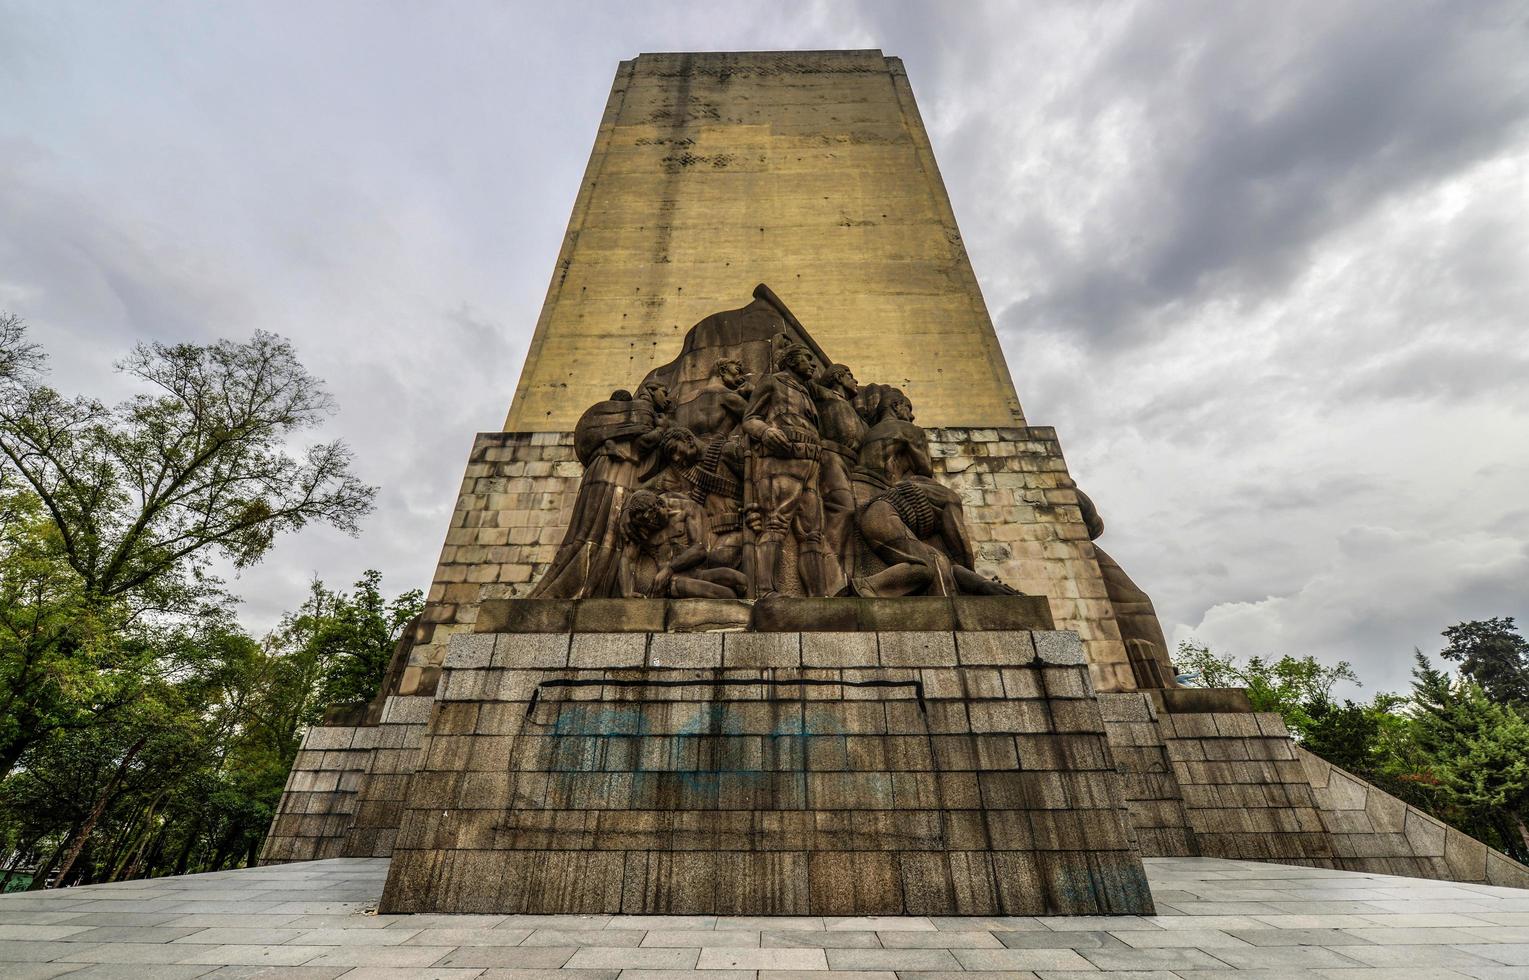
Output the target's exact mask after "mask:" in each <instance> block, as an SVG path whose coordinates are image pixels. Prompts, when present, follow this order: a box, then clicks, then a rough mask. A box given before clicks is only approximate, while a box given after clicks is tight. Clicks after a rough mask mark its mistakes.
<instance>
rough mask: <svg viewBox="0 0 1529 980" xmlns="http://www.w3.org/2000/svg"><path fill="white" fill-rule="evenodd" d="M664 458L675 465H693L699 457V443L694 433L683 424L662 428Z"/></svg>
mask: <svg viewBox="0 0 1529 980" xmlns="http://www.w3.org/2000/svg"><path fill="white" fill-rule="evenodd" d="M660 445H661V447H662V448H663V453H664V458H665V459H667V460H669V461H670V462H671V463H674V464H675V465H677V466H693V465H695V461H696V460H698V459H700V458H701V443H700V442H699V441H698V440H697V439H696V437H695V433H693V432H691V431H690V430H689V429H687V428H685V427H684V426H680V425H676V426H673V427H671V428H668V429H665V430H664V436H663V441H662V442H661V443H660Z"/></svg>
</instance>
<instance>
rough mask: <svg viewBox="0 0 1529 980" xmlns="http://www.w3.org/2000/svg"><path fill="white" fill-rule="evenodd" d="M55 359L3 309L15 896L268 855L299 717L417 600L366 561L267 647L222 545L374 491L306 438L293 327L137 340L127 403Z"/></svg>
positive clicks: (366, 675) (0, 363)
mask: <svg viewBox="0 0 1529 980" xmlns="http://www.w3.org/2000/svg"><path fill="white" fill-rule="evenodd" d="M44 366H45V359H44V355H43V353H42V351H41V350H40V349H39V348H38V347H37V346H36V345H35V344H32V343H30V342H29V341H28V340H27V336H26V331H25V329H24V326H23V324H22V323H21V321H20V320H19V319H18V318H16V317H14V316H6V315H0V855H3V858H4V868H3V870H0V890H7V889H13V888H14V887H16V886H17V884H19V883H22V882H27V883H29V884H30V886H31V887H41V886H43V885H45V884H47V883H49V882H50V881H51V882H53V883H70V882H75V881H99V880H109V879H120V878H130V877H137V876H141V875H149V874H165V873H171V872H186V871H202V870H213V869H216V868H220V867H226V866H230V865H234V864H241V863H250V862H253V861H254V860H255V858H256V855H257V854H258V849H259V845H260V842H261V840H262V839H263V837H264V834H265V832H266V829H267V828H268V827H269V825H270V821H271V816H272V813H273V811H274V808H275V805H276V803H277V801H278V799H279V798H280V794H281V791H282V787H283V785H284V783H285V780H286V776H287V773H288V771H289V770H290V768H291V765H292V761H293V757H294V755H295V754H296V751H297V747H298V745H299V743H300V741H301V738H302V734H303V730H304V728H305V727H306V726H307V725H308V724H311V723H312V722H313V721H314V720H316V719H317V717H318V716H319V715H320V714H321V712H322V709H323V707H324V706H325V705H326V704H328V703H330V701H332V700H334V699H340V700H345V701H353V700H358V699H364V698H368V697H370V696H372V695H373V694H374V693H375V692H376V690H377V686H378V682H379V680H380V678H381V676H382V672H383V670H384V669H385V667H386V665H387V662H388V658H389V654H390V653H391V650H392V646H393V642H394V640H395V639H396V638H397V635H398V633H399V630H400V628H401V626H402V624H403V623H404V622H406V621H407V620H408V619H409V618H410V617H412V616H413V615H414V614H415V613H416V612H417V611H418V609H419V607H420V605H421V602H420V595H419V593H417V592H411V593H406V594H405V595H403V596H400V597H398V598H396V599H392V600H389V599H386V598H385V597H384V596H383V594H382V591H381V580H380V577H379V576H378V574H377V573H376V572H371V571H369V572H367V573H366V574H365V575H364V576H363V577H362V580H361V581H360V582H359V583H358V584H357V587H356V589H355V590H354V591H353V592H352V593H349V594H347V593H338V592H330V591H328V590H327V589H325V588H324V586H323V584H322V583H314V586H313V593H312V596H311V597H310V599H309V602H308V603H307V604H305V605H304V606H303V608H302V609H300V610H298V611H297V612H295V613H293V614H292V615H291V616H289V617H287V619H286V620H284V622H283V625H282V628H281V629H280V630H278V631H277V632H276V633H275V634H273V636H272V637H271V638H269V639H268V640H267V641H266V642H265V643H260V642H256V641H255V640H254V639H252V638H251V637H249V636H248V635H246V634H245V633H244V631H243V630H242V629H241V628H240V627H239V626H238V624H237V622H236V621H235V619H234V615H233V608H234V600H233V599H232V597H230V596H229V595H228V594H227V593H226V592H225V591H224V589H223V585H222V583H221V582H220V581H219V580H218V579H217V578H216V577H215V576H214V575H213V574H212V570H213V563H214V562H215V561H218V560H222V561H225V562H228V563H230V564H232V565H233V566H235V567H245V566H248V565H250V564H253V563H254V562H257V561H259V560H260V558H261V557H262V556H263V555H264V554H265V553H266V552H267V551H268V550H269V548H270V546H271V544H272V542H273V541H274V540H275V538H276V537H277V536H279V535H280V534H282V533H286V532H291V531H296V530H299V529H301V528H303V527H306V526H309V525H311V524H315V523H319V524H328V525H330V526H333V527H337V528H339V529H341V530H344V531H351V532H353V531H354V530H355V528H356V522H357V521H358V520H359V518H360V517H361V516H363V515H364V514H365V513H367V512H368V511H369V510H370V507H371V500H372V496H373V494H374V491H373V489H372V488H370V487H367V486H364V485H363V484H361V483H360V482H359V481H357V480H356V479H355V478H354V477H353V476H352V475H351V473H350V454H349V451H348V450H347V449H346V448H345V447H344V445H342V444H340V443H329V444H316V445H310V446H307V447H306V448H301V444H300V442H299V438H300V436H301V434H302V433H303V431H304V430H306V429H310V428H312V427H313V426H314V425H316V424H317V423H318V422H319V421H321V420H322V418H323V416H324V415H325V414H326V413H327V412H328V411H329V409H330V407H331V405H330V400H329V397H328V395H327V394H326V393H325V392H324V389H323V386H322V384H321V383H320V382H319V381H318V379H316V378H314V377H312V376H311V375H309V374H308V373H307V372H306V371H305V370H304V369H303V367H302V365H301V364H299V363H298V361H297V359H296V356H295V354H294V352H293V350H292V348H291V346H290V345H289V344H287V343H286V342H285V341H283V340H281V339H280V338H277V337H274V336H271V335H269V334H263V333H257V334H256V335H255V337H254V338H252V339H251V340H249V341H248V342H246V343H233V342H229V341H220V342H218V343H214V344H210V345H206V346H195V345H184V344H183V345H163V344H156V345H145V346H140V347H138V348H136V349H135V350H134V351H133V352H132V353H131V354H130V355H129V356H128V357H127V358H126V359H125V360H124V361H123V362H122V363H121V364H120V365H119V367H120V369H121V370H122V371H123V372H125V373H126V374H128V375H129V376H131V377H133V378H135V379H137V380H138V381H139V382H141V384H142V386H143V389H144V390H143V391H142V393H140V394H139V395H137V396H136V397H134V398H132V399H130V400H128V401H126V402H124V403H122V404H120V405H116V406H106V405H103V404H102V403H100V402H98V401H96V400H94V399H90V398H86V397H67V396H65V395H62V394H60V393H58V392H57V391H54V390H53V389H52V388H50V387H48V386H47V385H46V384H44V383H43V380H42V372H43V368H44ZM294 447H297V448H294ZM33 871H35V872H36V875H35V877H34V876H33V874H32V872H33Z"/></svg>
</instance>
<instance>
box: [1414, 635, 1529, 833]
mask: <svg viewBox="0 0 1529 980" xmlns="http://www.w3.org/2000/svg"><path fill="white" fill-rule="evenodd" d="M1415 656H1416V659H1417V665H1416V667H1415V668H1414V669H1413V678H1414V681H1413V691H1414V694H1413V699H1412V700H1413V720H1414V729H1415V737H1416V739H1417V742H1418V745H1419V747H1420V748H1421V749H1422V751H1423V753H1424V754H1425V755H1426V757H1427V759H1428V761H1429V770H1430V775H1431V776H1432V777H1433V784H1434V786H1435V787H1436V790H1437V794H1438V797H1439V801H1440V803H1441V804H1443V805H1444V806H1445V807H1449V808H1452V809H1454V810H1455V811H1456V817H1457V819H1456V820H1455V821H1454V822H1456V823H1457V824H1462V825H1464V826H1465V827H1467V828H1469V829H1470V832H1471V833H1473V834H1474V835H1475V836H1476V837H1478V838H1481V839H1482V840H1486V841H1488V842H1490V843H1494V844H1495V845H1496V846H1498V847H1500V848H1501V849H1503V850H1505V851H1507V852H1508V853H1509V854H1511V855H1512V856H1513V857H1515V858H1517V859H1519V860H1524V859H1526V858H1529V721H1526V720H1525V719H1524V717H1523V716H1522V715H1520V714H1519V713H1518V712H1516V711H1514V710H1512V709H1511V708H1509V707H1507V706H1505V705H1503V704H1501V703H1500V702H1498V701H1496V700H1495V699H1493V698H1491V697H1488V696H1487V693H1486V691H1485V690H1484V689H1483V688H1482V686H1481V685H1480V684H1478V683H1477V682H1476V681H1475V680H1473V679H1471V678H1469V677H1461V678H1458V679H1455V678H1450V677H1449V676H1448V675H1446V674H1444V673H1443V672H1442V671H1439V670H1435V669H1434V667H1433V665H1432V664H1430V663H1429V661H1428V658H1427V657H1425V656H1423V655H1422V654H1421V653H1417V654H1415Z"/></svg>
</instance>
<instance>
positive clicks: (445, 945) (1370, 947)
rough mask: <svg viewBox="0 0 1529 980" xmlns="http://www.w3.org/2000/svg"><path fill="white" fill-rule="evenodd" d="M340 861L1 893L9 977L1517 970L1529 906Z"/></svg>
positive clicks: (523, 979)
mask: <svg viewBox="0 0 1529 980" xmlns="http://www.w3.org/2000/svg"><path fill="white" fill-rule="evenodd" d="M387 871H388V861H387V860H386V859H379V858H339V859H332V860H325V861H313V862H306V863H300V864H285V865H278V866H272V867H264V868H252V869H247V870H240V871H225V872H221V873H218V874H207V875H194V876H187V877H181V878H158V879H151V880H147V881H129V882H121V883H117V884H112V885H91V886H85V887H79V888H69V889H64V890H61V891H49V892H30V893H22V894H14V895H6V896H3V897H0V976H3V977H6V978H7V980H47V978H52V977H71V978H77V980H87V978H88V980H105V978H132V980H140V978H142V980H149V978H164V980H191V978H196V977H217V978H252V977H266V978H271V980H335V978H340V977H343V978H345V980H456V978H460V980H680V978H682V977H686V976H690V977H695V978H696V980H803V978H806V977H811V976H822V977H824V978H825V980H828V978H832V977H842V978H844V980H948V978H954V977H957V976H961V977H972V978H974V980H998V978H1000V977H1002V978H1017V980H1069V978H1076V980H1084V978H1087V977H1090V976H1101V977H1103V976H1109V977H1120V978H1130V980H1234V978H1242V977H1246V978H1249V980H1286V978H1304V977H1316V978H1326V980H1468V978H1471V980H1510V978H1523V977H1529V894H1526V893H1525V892H1523V891H1522V890H1519V889H1513V888H1501V887H1496V886H1491V885H1474V884H1458V883H1452V882H1440V881H1430V880H1423V879H1416V878H1401V877H1392V876H1387V875H1380V874H1368V873H1357V872H1348V871H1335V870H1330V869H1321V868H1307V867H1293V866H1283V865H1278V864H1268V863H1261V862H1251V861H1232V860H1225V859H1217V858H1148V859H1147V861H1146V871H1147V879H1148V881H1149V883H1150V885H1151V889H1152V895H1153V899H1154V901H1155V904H1156V908H1157V914H1156V915H1145V916H1110V917H1093V916H1086V917H1051V918H1036V917H1030V916H964V917H926V916H892V917H888V916H862V917H835V916H819V915H805V916H790V917H774V918H771V917H757V916H739V917H735V916H718V915H693V916H623V915H605V914H596V915H377V914H374V913H373V911H372V910H373V909H375V908H376V905H377V902H378V900H379V898H380V897H381V895H382V888H383V880H384V878H385V877H386V875H387Z"/></svg>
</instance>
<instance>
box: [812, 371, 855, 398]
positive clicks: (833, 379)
mask: <svg viewBox="0 0 1529 980" xmlns="http://www.w3.org/2000/svg"><path fill="white" fill-rule="evenodd" d="M818 384H820V385H822V386H823V387H825V388H828V389H830V390H833V391H837V392H838V393H839V394H841V395H843V396H844V397H845V398H854V397H855V393H856V392H858V391H859V390H860V383H859V382H858V381H856V380H855V376H854V374H852V373H851V372H850V369H849V368H848V367H847V366H845V365H843V364H830V365H829V366H828V367H826V368H824V369H823V370H822V371H821V372H819V374H818Z"/></svg>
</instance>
